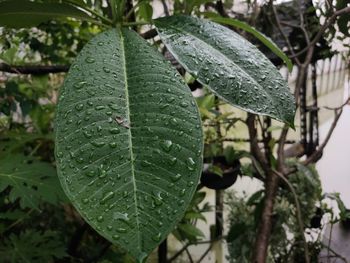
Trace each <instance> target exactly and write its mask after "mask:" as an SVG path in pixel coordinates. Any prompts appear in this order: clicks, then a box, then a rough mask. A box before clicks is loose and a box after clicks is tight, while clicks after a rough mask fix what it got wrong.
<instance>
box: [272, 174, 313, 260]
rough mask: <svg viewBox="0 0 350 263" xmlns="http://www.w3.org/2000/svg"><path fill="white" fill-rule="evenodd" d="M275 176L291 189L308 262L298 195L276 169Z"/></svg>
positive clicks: (307, 250)
mask: <svg viewBox="0 0 350 263" xmlns="http://www.w3.org/2000/svg"><path fill="white" fill-rule="evenodd" d="M273 172H274V173H275V174H276V175H277V176H279V177H280V178H281V179H282V180H283V181H284V182H285V183H286V184H287V186H288V187H289V189H290V190H291V192H292V194H293V197H294V202H295V208H296V214H297V221H298V225H299V231H300V234H301V236H302V239H303V244H304V256H305V262H306V263H310V255H309V249H308V245H307V241H306V239H305V235H304V222H303V219H302V217H301V207H300V203H299V200H298V195H297V193H296V192H295V189H294V187H293V185H292V184H291V183H290V182H289V181H288V179H287V178H286V177H285V176H284V175H283V174H282V173H280V172H277V171H273Z"/></svg>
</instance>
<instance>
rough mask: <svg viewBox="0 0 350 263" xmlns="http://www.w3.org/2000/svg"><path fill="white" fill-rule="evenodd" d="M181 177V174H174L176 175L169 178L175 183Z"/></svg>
mask: <svg viewBox="0 0 350 263" xmlns="http://www.w3.org/2000/svg"><path fill="white" fill-rule="evenodd" d="M181 177H182V175H181V174H176V175H174V176H172V177H171V180H172V181H173V182H176V181H178V180H180V178H181Z"/></svg>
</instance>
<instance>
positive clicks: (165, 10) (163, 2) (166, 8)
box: [161, 0, 170, 16]
mask: <svg viewBox="0 0 350 263" xmlns="http://www.w3.org/2000/svg"><path fill="white" fill-rule="evenodd" d="M161 2H162V5H163V9H164V14H165V16H169V15H170V13H169V8H168V5H167V4H166V2H165V0H161Z"/></svg>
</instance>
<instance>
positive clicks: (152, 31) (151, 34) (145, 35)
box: [141, 28, 158, 39]
mask: <svg viewBox="0 0 350 263" xmlns="http://www.w3.org/2000/svg"><path fill="white" fill-rule="evenodd" d="M157 35H158V33H157V30H155V29H154V28H152V29H150V30H148V31H146V32H145V33H142V34H141V37H143V38H144V39H150V38H154V37H155V36H157Z"/></svg>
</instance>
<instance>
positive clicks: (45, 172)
mask: <svg viewBox="0 0 350 263" xmlns="http://www.w3.org/2000/svg"><path fill="white" fill-rule="evenodd" d="M0 167H1V170H0V192H2V191H4V190H5V189H7V188H8V187H11V189H10V191H9V194H8V199H9V201H10V202H15V201H17V200H19V204H20V206H21V207H22V208H26V207H30V208H34V209H38V210H39V205H40V202H42V201H44V202H48V203H51V204H57V203H58V201H59V200H64V194H63V193H62V190H60V188H59V183H58V180H57V176H56V171H55V168H54V167H53V166H52V165H51V164H49V163H46V162H40V161H38V160H36V159H34V158H32V157H30V156H24V155H22V154H8V155H6V156H5V157H4V158H1V159H0Z"/></svg>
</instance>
